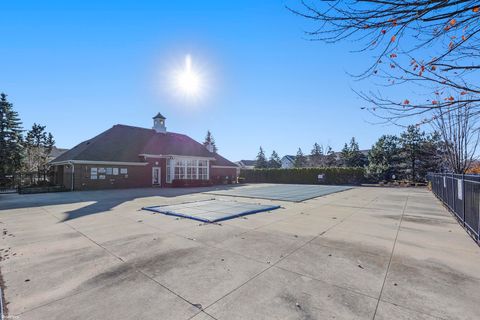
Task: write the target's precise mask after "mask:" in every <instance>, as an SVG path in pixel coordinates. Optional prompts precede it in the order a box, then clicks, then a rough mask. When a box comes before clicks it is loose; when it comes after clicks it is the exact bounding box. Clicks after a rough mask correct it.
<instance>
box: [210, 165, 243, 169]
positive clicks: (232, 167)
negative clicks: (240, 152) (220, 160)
mask: <svg viewBox="0 0 480 320" xmlns="http://www.w3.org/2000/svg"><path fill="white" fill-rule="evenodd" d="M212 168H217V169H238V168H239V167H238V166H214V165H212Z"/></svg>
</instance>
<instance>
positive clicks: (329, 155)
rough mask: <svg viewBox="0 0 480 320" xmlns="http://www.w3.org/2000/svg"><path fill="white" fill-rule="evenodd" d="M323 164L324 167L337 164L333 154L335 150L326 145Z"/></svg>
mask: <svg viewBox="0 0 480 320" xmlns="http://www.w3.org/2000/svg"><path fill="white" fill-rule="evenodd" d="M324 165H325V166H326V167H335V166H336V165H337V157H336V156H335V152H333V149H332V147H330V146H327V152H326V153H325V161H324Z"/></svg>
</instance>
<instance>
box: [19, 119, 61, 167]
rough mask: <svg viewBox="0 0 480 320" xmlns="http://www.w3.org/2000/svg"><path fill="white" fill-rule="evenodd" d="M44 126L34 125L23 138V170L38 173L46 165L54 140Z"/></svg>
mask: <svg viewBox="0 0 480 320" xmlns="http://www.w3.org/2000/svg"><path fill="white" fill-rule="evenodd" d="M45 128H46V127H45V126H41V125H39V124H36V123H34V124H33V126H32V129H30V130H29V131H28V132H27V136H26V138H25V155H26V157H25V169H26V170H27V171H37V172H38V171H40V170H43V169H45V168H46V166H47V165H48V156H49V155H50V153H51V152H52V149H53V146H54V145H55V140H53V136H52V134H51V133H49V132H46V131H45Z"/></svg>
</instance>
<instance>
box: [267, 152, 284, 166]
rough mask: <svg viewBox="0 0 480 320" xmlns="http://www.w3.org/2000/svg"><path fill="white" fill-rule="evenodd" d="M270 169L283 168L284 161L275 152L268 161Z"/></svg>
mask: <svg viewBox="0 0 480 320" xmlns="http://www.w3.org/2000/svg"><path fill="white" fill-rule="evenodd" d="M268 167H269V168H281V167H282V160H280V157H279V156H278V153H277V152H276V151H275V150H273V151H272V155H271V156H270V159H269V160H268Z"/></svg>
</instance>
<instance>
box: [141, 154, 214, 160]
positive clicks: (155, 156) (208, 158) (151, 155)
mask: <svg viewBox="0 0 480 320" xmlns="http://www.w3.org/2000/svg"><path fill="white" fill-rule="evenodd" d="M139 156H140V157H144V158H157V159H162V158H165V159H172V158H184V159H203V160H217V159H216V158H214V157H200V156H198V157H197V156H181V155H176V154H148V153H141V154H139Z"/></svg>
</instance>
